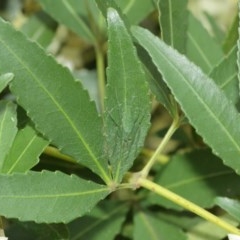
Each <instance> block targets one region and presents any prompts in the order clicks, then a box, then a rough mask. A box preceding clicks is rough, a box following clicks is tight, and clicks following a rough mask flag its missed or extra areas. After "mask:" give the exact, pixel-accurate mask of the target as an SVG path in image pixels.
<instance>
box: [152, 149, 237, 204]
mask: <svg viewBox="0 0 240 240" xmlns="http://www.w3.org/2000/svg"><path fill="white" fill-rule="evenodd" d="M155 181H156V183H159V184H160V185H162V186H164V187H166V188H167V189H169V190H171V191H173V192H174V193H177V194H178V195H180V196H182V197H184V198H186V199H188V200H190V201H191V202H194V203H196V204H197V205H199V206H201V207H203V208H210V207H212V206H214V204H215V197H217V196H233V197H235V196H238V195H239V193H240V190H239V188H238V187H237V186H238V184H239V181H240V177H239V176H238V175H236V173H235V172H234V171H233V170H232V169H230V168H228V167H226V166H224V165H223V164H222V162H221V160H220V159H218V158H217V157H215V156H214V155H213V154H211V153H210V152H209V151H195V152H192V153H190V154H186V155H176V156H174V157H173V158H172V159H171V161H170V162H169V163H168V164H167V166H166V167H165V168H164V169H163V170H162V171H161V172H159V174H158V175H157V176H156V179H155ZM193 193H194V194H193ZM149 201H150V202H151V203H152V204H160V205H162V206H164V207H167V208H174V209H181V207H179V206H177V205H175V204H173V203H172V202H170V201H168V200H166V199H164V198H161V197H159V196H157V195H155V194H153V193H150V195H149Z"/></svg>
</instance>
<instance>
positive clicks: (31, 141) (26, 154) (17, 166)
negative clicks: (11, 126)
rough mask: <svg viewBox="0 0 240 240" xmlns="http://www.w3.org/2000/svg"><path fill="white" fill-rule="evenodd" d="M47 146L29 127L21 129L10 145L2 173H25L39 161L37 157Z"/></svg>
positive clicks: (46, 142) (45, 141)
mask: <svg viewBox="0 0 240 240" xmlns="http://www.w3.org/2000/svg"><path fill="white" fill-rule="evenodd" d="M47 145H48V141H47V140H45V139H43V138H42V137H41V136H39V135H38V133H37V132H36V131H35V130H34V129H33V128H32V127H31V126H28V125H27V126H26V127H25V128H24V129H21V130H20V131H19V132H18V133H17V135H16V137H15V139H14V141H13V144H12V147H11V149H10V151H9V153H8V155H7V157H6V159H5V161H4V163H3V167H2V173H8V174H9V173H12V172H26V171H27V170H30V169H31V168H32V167H33V166H35V165H36V164H37V163H38V161H39V158H38V157H39V155H40V154H41V153H42V152H43V150H44V148H45V147H46V146H47Z"/></svg>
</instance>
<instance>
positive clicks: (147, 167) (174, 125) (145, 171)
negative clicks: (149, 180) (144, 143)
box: [141, 119, 179, 178]
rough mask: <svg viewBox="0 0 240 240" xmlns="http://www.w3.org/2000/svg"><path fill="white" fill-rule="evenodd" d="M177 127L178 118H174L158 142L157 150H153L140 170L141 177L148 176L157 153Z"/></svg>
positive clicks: (161, 149)
mask: <svg viewBox="0 0 240 240" xmlns="http://www.w3.org/2000/svg"><path fill="white" fill-rule="evenodd" d="M178 127H179V119H177V120H174V121H173V122H172V124H171V126H170V128H169V129H168V131H167V133H166V135H165V136H164V138H163V139H162V141H161V143H160V144H159V146H158V148H157V150H156V151H155V152H154V154H153V155H152V157H151V158H150V160H149V161H148V163H147V164H146V165H145V167H144V168H143V169H142V170H141V176H142V177H143V178H145V177H147V176H148V174H149V171H150V170H151V168H152V166H153V165H154V163H155V162H156V160H157V159H158V156H159V154H160V153H161V152H162V151H163V149H164V148H165V146H166V145H167V143H168V142H169V140H170V139H171V137H172V135H173V134H174V132H175V131H176V130H177V128H178Z"/></svg>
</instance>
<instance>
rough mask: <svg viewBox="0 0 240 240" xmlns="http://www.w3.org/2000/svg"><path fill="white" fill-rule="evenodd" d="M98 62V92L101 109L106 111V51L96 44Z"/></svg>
mask: <svg viewBox="0 0 240 240" xmlns="http://www.w3.org/2000/svg"><path fill="white" fill-rule="evenodd" d="M95 52H96V62H97V76H98V92H99V100H100V110H101V112H103V111H104V97H105V65H104V52H103V50H102V48H101V47H100V46H99V45H96V46H95Z"/></svg>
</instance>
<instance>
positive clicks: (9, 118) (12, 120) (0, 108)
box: [0, 101, 17, 172]
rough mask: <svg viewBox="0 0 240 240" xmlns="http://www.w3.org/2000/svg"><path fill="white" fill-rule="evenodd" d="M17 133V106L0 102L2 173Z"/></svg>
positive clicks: (0, 168)
mask: <svg viewBox="0 0 240 240" xmlns="http://www.w3.org/2000/svg"><path fill="white" fill-rule="evenodd" d="M16 133H17V113H16V105H15V104H13V103H12V102H8V101H0V172H1V170H2V167H3V163H4V160H5V158H6V155H7V153H8V151H9V149H10V148H11V146H12V143H13V141H14V138H15V135H16Z"/></svg>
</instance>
